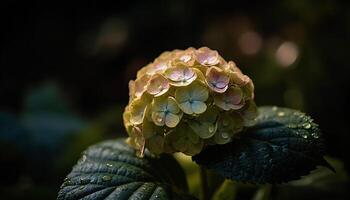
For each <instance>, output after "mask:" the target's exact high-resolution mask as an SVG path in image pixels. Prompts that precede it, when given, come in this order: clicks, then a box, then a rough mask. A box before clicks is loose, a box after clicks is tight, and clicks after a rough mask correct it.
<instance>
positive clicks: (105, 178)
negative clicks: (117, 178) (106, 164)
mask: <svg viewBox="0 0 350 200" xmlns="http://www.w3.org/2000/svg"><path fill="white" fill-rule="evenodd" d="M102 180H103V181H110V180H112V177H111V176H108V175H105V176H103V177H102Z"/></svg>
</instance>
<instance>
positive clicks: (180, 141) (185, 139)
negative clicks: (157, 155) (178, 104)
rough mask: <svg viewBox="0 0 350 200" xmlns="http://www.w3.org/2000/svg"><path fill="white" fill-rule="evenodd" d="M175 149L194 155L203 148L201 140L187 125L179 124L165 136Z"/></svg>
mask: <svg viewBox="0 0 350 200" xmlns="http://www.w3.org/2000/svg"><path fill="white" fill-rule="evenodd" d="M166 139H167V140H169V142H170V144H171V145H172V146H173V148H174V149H175V150H176V151H180V152H184V153H186V154H187V155H195V154H197V153H199V152H200V151H201V150H202V148H203V140H202V139H200V138H199V137H198V135H197V134H195V133H194V132H193V130H192V129H191V128H190V127H188V126H187V125H184V124H180V125H179V126H178V127H176V129H175V130H174V131H172V132H171V133H169V135H168V136H167V138H166Z"/></svg>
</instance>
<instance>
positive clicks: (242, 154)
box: [193, 107, 332, 184]
mask: <svg viewBox="0 0 350 200" xmlns="http://www.w3.org/2000/svg"><path fill="white" fill-rule="evenodd" d="M323 156H324V148H323V144H322V139H321V137H320V130H319V128H318V125H317V124H315V123H313V122H312V119H311V118H310V117H308V116H306V115H305V114H303V113H301V112H298V111H296V110H292V109H287V108H277V107H261V108H260V109H259V117H258V118H257V124H256V125H255V126H253V127H251V128H248V129H247V130H246V131H245V132H243V133H242V134H241V135H240V137H239V138H237V139H234V140H233V141H232V142H230V143H228V144H226V145H215V146H209V147H208V148H206V149H205V150H203V151H202V152H201V153H200V154H198V155H196V156H194V157H193V160H194V161H195V162H197V163H198V164H200V165H204V166H206V167H207V168H209V169H212V170H214V171H216V172H217V173H219V174H221V175H222V176H224V177H226V178H230V179H233V180H236V181H242V182H250V183H272V184H273V183H282V182H288V181H290V180H295V179H299V178H300V177H301V176H303V175H307V174H309V173H310V171H311V170H313V169H315V168H316V166H317V165H323V166H327V167H329V168H331V169H332V167H331V166H330V165H329V164H328V163H327V162H326V161H325V160H324V158H323Z"/></svg>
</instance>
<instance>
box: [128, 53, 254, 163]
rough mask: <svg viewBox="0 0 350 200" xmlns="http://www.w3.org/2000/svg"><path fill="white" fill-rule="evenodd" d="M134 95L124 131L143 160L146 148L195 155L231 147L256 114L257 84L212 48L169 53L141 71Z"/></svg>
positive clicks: (132, 86)
mask: <svg viewBox="0 0 350 200" xmlns="http://www.w3.org/2000/svg"><path fill="white" fill-rule="evenodd" d="M129 91H130V101H129V104H128V105H127V107H126V108H125V112H124V114H123V119H124V125H125V127H126V130H127V132H128V134H129V138H128V143H129V144H130V145H131V146H133V147H134V148H135V149H137V150H138V153H139V154H140V156H142V155H143V152H144V150H145V148H147V149H149V151H151V152H152V153H154V154H160V153H173V152H183V153H185V154H187V155H195V154H197V153H199V152H200V151H201V150H202V149H203V147H205V146H206V145H212V144H225V143H228V142H230V141H231V139H232V138H233V137H234V136H235V134H236V133H238V132H240V131H242V130H243V128H244V127H245V126H250V125H252V124H253V123H254V121H255V117H256V114H257V110H256V106H255V103H254V85H253V82H252V80H251V79H250V78H249V77H248V76H246V75H244V74H243V73H242V72H241V71H240V69H238V67H236V65H235V63H234V62H232V61H229V62H227V61H225V60H224V59H223V58H222V57H221V56H220V55H219V54H218V52H217V51H213V50H211V49H209V48H207V47H202V48H199V49H194V48H188V49H186V50H174V51H171V52H164V53H163V54H161V55H160V56H159V57H158V58H156V59H155V60H154V62H152V63H150V64H148V65H147V66H145V67H143V68H141V69H140V70H139V71H138V73H137V77H136V80H134V81H133V80H132V81H130V82H129Z"/></svg>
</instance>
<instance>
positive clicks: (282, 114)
mask: <svg viewBox="0 0 350 200" xmlns="http://www.w3.org/2000/svg"><path fill="white" fill-rule="evenodd" d="M277 115H278V116H279V117H283V116H284V115H285V113H284V112H278V113H277Z"/></svg>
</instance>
